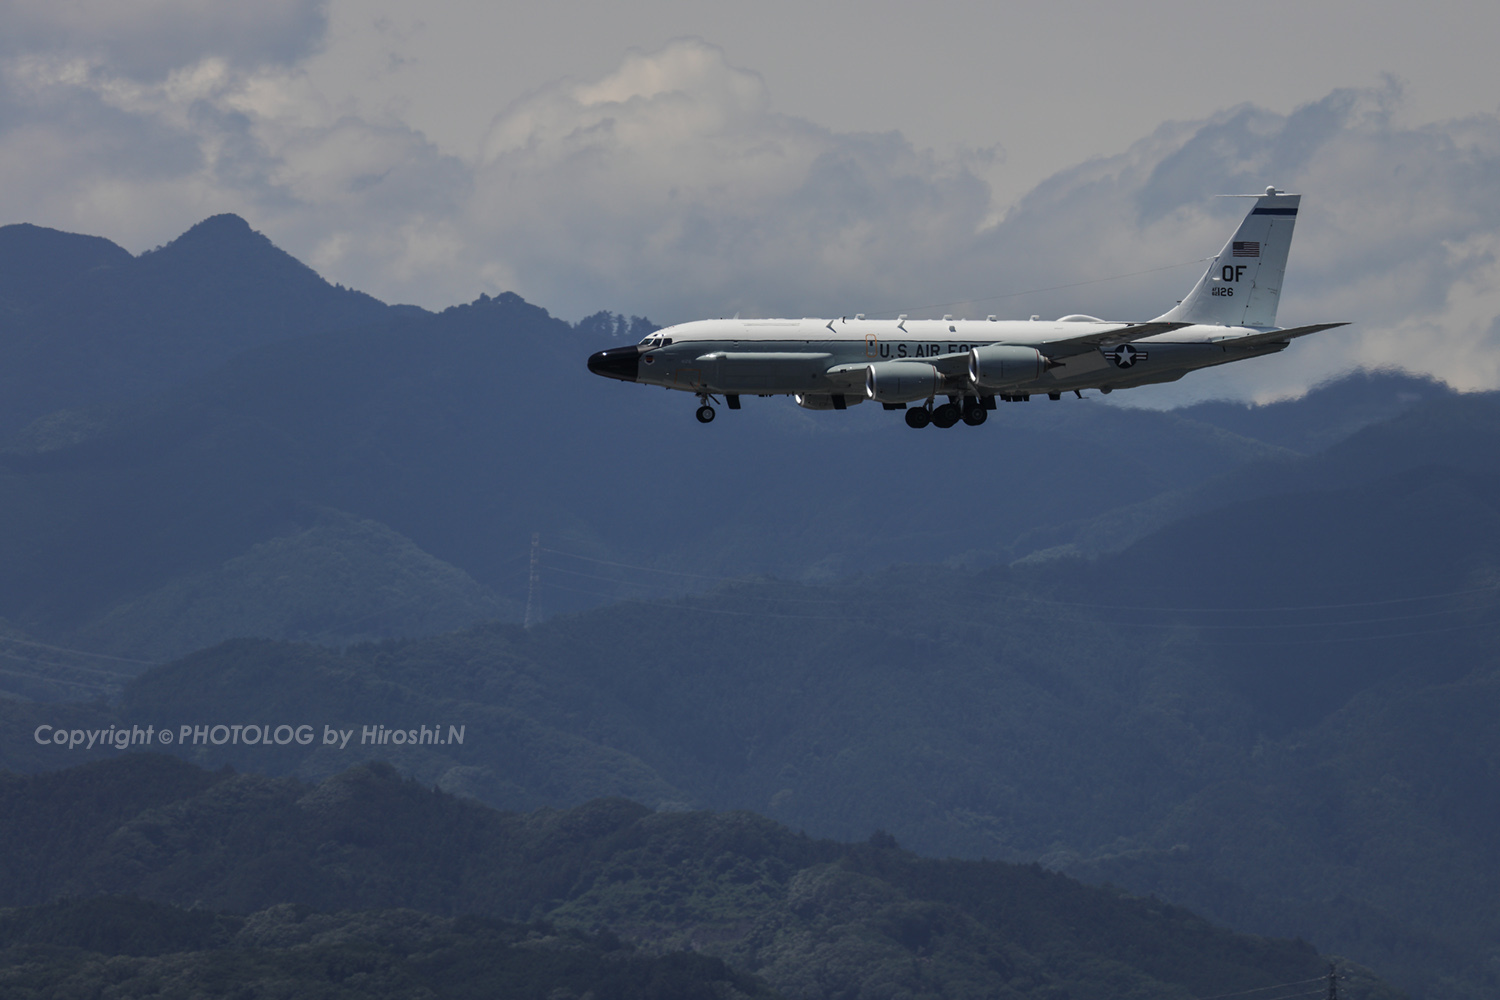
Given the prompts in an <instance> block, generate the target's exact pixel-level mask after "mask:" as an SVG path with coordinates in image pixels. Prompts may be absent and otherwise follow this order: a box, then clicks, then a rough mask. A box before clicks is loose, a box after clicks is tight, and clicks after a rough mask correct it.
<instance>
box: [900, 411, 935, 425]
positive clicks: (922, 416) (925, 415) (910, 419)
mask: <svg viewBox="0 0 1500 1000" xmlns="http://www.w3.org/2000/svg"><path fill="white" fill-rule="evenodd" d="M930 423H932V414H931V413H929V412H927V407H925V406H918V407H916V408H914V409H910V410H907V411H906V426H908V427H926V426H927V425H928V424H930Z"/></svg>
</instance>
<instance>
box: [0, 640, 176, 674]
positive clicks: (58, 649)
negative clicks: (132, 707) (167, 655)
mask: <svg viewBox="0 0 1500 1000" xmlns="http://www.w3.org/2000/svg"><path fill="white" fill-rule="evenodd" d="M0 639H3V640H4V641H6V642H13V643H15V644H16V645H18V646H32V647H34V648H36V649H50V650H52V651H53V652H54V653H73V654H75V655H77V656H94V657H97V658H99V659H101V660H117V661H118V662H120V663H138V664H140V665H141V666H146V667H154V666H156V662H155V661H154V660H134V659H131V658H130V657H128V656H111V655H110V654H108V653H91V652H89V651H88V650H86V649H69V648H68V647H66V646H49V645H47V643H45V642H33V641H31V640H29V639H15V638H12V637H11V636H8V635H0Z"/></svg>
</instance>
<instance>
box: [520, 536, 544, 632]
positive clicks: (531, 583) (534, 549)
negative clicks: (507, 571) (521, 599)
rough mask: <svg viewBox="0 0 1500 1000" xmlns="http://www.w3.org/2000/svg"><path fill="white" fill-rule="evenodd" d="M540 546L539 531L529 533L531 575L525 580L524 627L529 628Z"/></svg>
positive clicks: (534, 599)
mask: <svg viewBox="0 0 1500 1000" xmlns="http://www.w3.org/2000/svg"><path fill="white" fill-rule="evenodd" d="M541 547H542V536H541V533H540V532H537V531H533V532H532V533H531V577H530V579H529V580H527V582H526V622H525V626H524V627H526V628H531V625H532V622H533V620H534V616H533V609H534V608H535V607H536V585H537V579H538V573H537V557H538V555H539V553H540V551H541Z"/></svg>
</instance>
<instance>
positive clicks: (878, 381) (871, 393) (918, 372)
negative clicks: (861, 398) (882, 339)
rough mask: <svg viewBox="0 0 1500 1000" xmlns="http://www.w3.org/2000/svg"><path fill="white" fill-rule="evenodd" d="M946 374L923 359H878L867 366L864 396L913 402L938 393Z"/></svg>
mask: <svg viewBox="0 0 1500 1000" xmlns="http://www.w3.org/2000/svg"><path fill="white" fill-rule="evenodd" d="M942 381H943V376H942V374H941V373H939V372H938V370H937V369H936V368H934V367H932V365H927V364H923V363H922V362H920V361H877V362H875V363H874V364H872V365H870V366H868V367H867V368H865V395H866V396H868V397H870V398H871V399H873V400H876V401H878V402H881V403H914V402H916V401H917V400H919V399H929V398H931V397H932V396H934V395H936V394H937V391H938V386H939V385H941V384H942Z"/></svg>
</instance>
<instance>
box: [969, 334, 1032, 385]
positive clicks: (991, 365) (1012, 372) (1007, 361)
mask: <svg viewBox="0 0 1500 1000" xmlns="http://www.w3.org/2000/svg"><path fill="white" fill-rule="evenodd" d="M1047 367H1048V365H1047V359H1046V357H1044V356H1043V355H1042V352H1041V351H1038V350H1037V349H1036V348H1035V347H1022V346H1021V345H1019V344H988V345H986V346H984V347H976V348H974V349H973V350H971V351H969V381H970V382H972V383H974V385H976V386H977V387H979V388H980V389H1007V388H1009V387H1011V386H1013V385H1020V384H1021V383H1023V382H1033V381H1035V380H1036V379H1039V378H1041V377H1042V373H1043V372H1045V371H1046V370H1047Z"/></svg>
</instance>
